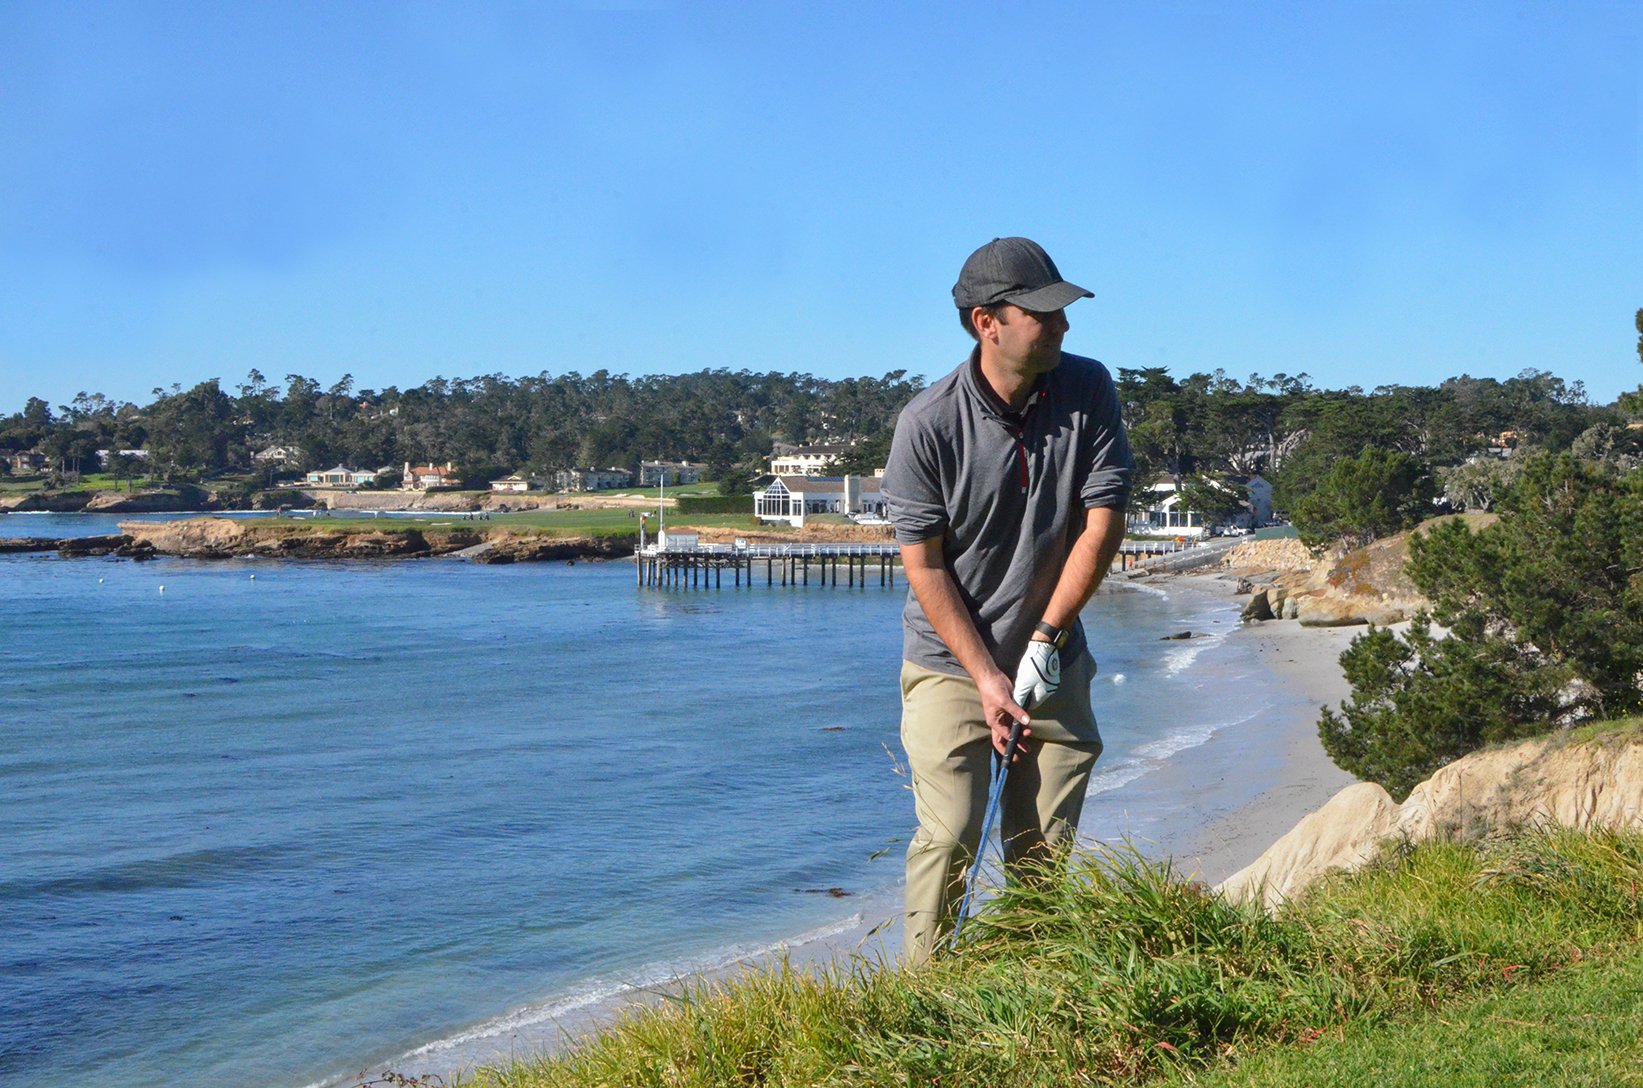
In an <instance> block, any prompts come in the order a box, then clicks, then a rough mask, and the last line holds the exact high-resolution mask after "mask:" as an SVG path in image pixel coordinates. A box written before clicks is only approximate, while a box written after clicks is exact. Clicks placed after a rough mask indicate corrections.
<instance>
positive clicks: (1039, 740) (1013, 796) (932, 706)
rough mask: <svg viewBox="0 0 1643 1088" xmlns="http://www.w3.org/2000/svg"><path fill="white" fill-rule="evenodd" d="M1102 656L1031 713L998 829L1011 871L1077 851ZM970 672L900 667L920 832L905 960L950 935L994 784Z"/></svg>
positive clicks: (1066, 669) (912, 847) (1084, 664)
mask: <svg viewBox="0 0 1643 1088" xmlns="http://www.w3.org/2000/svg"><path fill="white" fill-rule="evenodd" d="M1094 679H1095V659H1094V658H1092V657H1091V656H1090V655H1089V652H1088V651H1087V650H1086V651H1084V652H1082V653H1080V654H1079V655H1078V656H1077V657H1076V658H1073V659H1070V660H1067V661H1065V662H1063V663H1062V669H1061V687H1060V689H1059V690H1058V691H1056V693H1055V694H1054V695H1052V696H1050V697H1049V698H1048V699H1046V700H1044V702H1043V704H1042V705H1041V706H1039V707H1037V708H1034V709H1033V710H1032V711H1031V714H1030V716H1031V718H1032V726H1031V728H1032V731H1033V733H1032V738H1031V740H1030V742H1029V744H1028V751H1027V754H1026V755H1023V756H1022V757H1021V758H1020V759H1019V760H1017V761H1016V763H1015V764H1014V766H1012V767H1011V768H1010V775H1009V778H1008V779H1006V781H1005V784H1004V796H1003V798H1002V799H1001V800H1000V801H999V834H1000V836H1001V838H1002V840H1003V843H1004V861H1005V866H1006V868H1007V870H1010V871H1012V876H1013V875H1017V873H1019V870H1020V868H1021V866H1022V865H1023V863H1028V862H1033V861H1035V860H1039V859H1048V858H1050V857H1052V856H1053V855H1054V854H1055V853H1056V852H1057V851H1058V850H1060V849H1064V848H1067V847H1071V845H1072V841H1073V835H1074V832H1075V831H1076V830H1077V827H1078V816H1079V813H1080V812H1081V811H1082V810H1083V807H1084V789H1085V787H1086V785H1087V784H1088V783H1089V778H1090V770H1091V769H1092V768H1093V767H1094V766H1095V761H1096V759H1097V758H1098V757H1099V756H1100V755H1101V733H1100V731H1099V730H1098V729H1097V728H1096V724H1095V712H1094V711H1093V710H1092V709H1091V707H1090V683H1091V681H1093V680H1094ZM990 735H991V734H990V733H989V731H988V729H987V726H986V724H985V723H984V722H983V721H982V717H981V697H980V695H979V694H978V693H977V692H976V686H975V683H974V681H972V680H971V679H970V678H969V677H968V676H953V675H951V674H949V673H944V672H935V671H933V670H931V669H926V668H922V667H921V666H918V665H914V664H912V663H911V662H908V661H903V662H902V666H901V743H902V747H903V748H905V749H906V751H907V764H908V768H909V770H910V771H911V772H912V777H913V803H914V806H915V807H916V809H917V811H918V821H919V829H918V832H917V833H916V834H915V835H914V836H913V841H912V842H911V843H910V844H909V845H908V847H907V914H906V918H905V919H904V925H905V958H906V962H908V963H910V964H913V963H922V962H923V961H924V960H926V959H928V958H929V957H930V954H931V953H932V952H933V951H934V950H935V948H936V946H937V944H938V943H939V942H940V941H941V940H942V939H943V937H944V936H945V935H946V934H947V933H949V932H950V931H951V928H952V913H953V912H954V911H955V910H957V908H958V903H959V900H960V899H961V898H962V896H963V894H964V890H963V889H964V877H965V874H966V872H967V870H968V867H969V865H970V864H971V862H972V861H973V860H974V859H975V854H976V850H977V848H978V847H979V845H980V840H981V823H982V820H983V819H984V818H985V816H986V810H987V795H988V793H989V791H990V790H991V787H992V768H993V749H992V743H991V740H990Z"/></svg>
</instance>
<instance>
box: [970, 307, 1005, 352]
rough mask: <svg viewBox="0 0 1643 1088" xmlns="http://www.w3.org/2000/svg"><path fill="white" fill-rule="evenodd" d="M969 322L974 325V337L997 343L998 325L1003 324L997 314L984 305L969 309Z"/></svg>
mask: <svg viewBox="0 0 1643 1088" xmlns="http://www.w3.org/2000/svg"><path fill="white" fill-rule="evenodd" d="M970 324H971V325H973V326H975V330H976V339H978V340H990V341H992V342H993V343H995V344H996V343H998V327H999V326H1000V325H1001V324H1003V322H1002V321H1000V320H999V317H998V315H997V314H995V313H994V312H993V311H992V310H990V309H988V308H987V307H985V306H977V307H976V308H975V309H973V310H971V311H970Z"/></svg>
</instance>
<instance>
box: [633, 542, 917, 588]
mask: <svg viewBox="0 0 1643 1088" xmlns="http://www.w3.org/2000/svg"><path fill="white" fill-rule="evenodd" d="M900 555H901V550H900V549H899V548H897V547H896V545H894V544H749V545H746V546H744V547H734V546H732V545H729V544H698V545H696V546H695V547H690V548H673V547H670V548H665V549H664V548H660V547H658V546H656V545H654V544H650V545H646V546H645V547H643V548H640V549H639V551H638V554H637V556H636V558H637V560H638V563H637V566H638V568H639V570H638V580H639V584H640V585H641V586H664V587H667V588H677V589H723V588H724V583H725V572H726V571H727V570H728V571H729V572H730V584H731V586H732V587H733V588H740V587H741V586H742V584H743V582H742V579H743V578H744V577H745V578H746V579H747V581H746V584H747V586H748V587H749V588H752V587H753V586H754V585H755V584H756V583H755V581H754V579H755V578H756V577H757V576H758V575H759V574H761V573H762V574H763V575H764V584H765V585H766V586H777V585H781V586H808V585H809V584H810V581H811V578H812V577H814V578H815V580H816V584H817V585H819V586H828V585H831V586H834V587H837V586H838V585H840V584H841V583H842V584H843V585H845V586H848V587H860V588H863V589H865V588H866V587H867V583H868V581H869V580H870V579H872V578H873V577H874V576H875V575H876V576H877V578H878V584H879V585H881V586H884V587H886V588H890V587H894V586H895V584H896V563H897V561H898V559H899V557H900ZM840 567H842V568H843V570H842V572H841V570H840Z"/></svg>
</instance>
